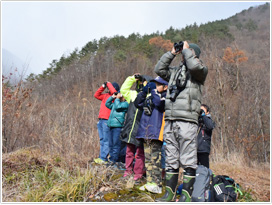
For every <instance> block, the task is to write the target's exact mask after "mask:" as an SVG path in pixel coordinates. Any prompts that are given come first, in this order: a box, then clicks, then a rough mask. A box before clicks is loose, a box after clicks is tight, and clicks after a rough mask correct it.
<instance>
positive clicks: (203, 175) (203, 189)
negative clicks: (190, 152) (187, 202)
mask: <svg viewBox="0 0 272 205" xmlns="http://www.w3.org/2000/svg"><path fill="white" fill-rule="evenodd" d="M211 185H212V170H210V169H209V168H207V167H205V166H203V165H198V167H197V170H196V178H195V183H194V190H193V193H192V198H191V201H193V202H208V201H211V199H210V198H211V195H210V188H211Z"/></svg>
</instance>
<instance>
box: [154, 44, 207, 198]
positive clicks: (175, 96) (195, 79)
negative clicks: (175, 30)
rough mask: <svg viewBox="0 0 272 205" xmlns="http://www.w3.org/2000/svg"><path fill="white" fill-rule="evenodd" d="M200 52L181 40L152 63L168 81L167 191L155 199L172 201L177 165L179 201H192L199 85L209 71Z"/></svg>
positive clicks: (165, 130) (165, 138) (200, 86)
mask: <svg viewBox="0 0 272 205" xmlns="http://www.w3.org/2000/svg"><path fill="white" fill-rule="evenodd" d="M200 53H201V51H200V48H199V46H198V45H196V44H193V43H190V44H188V42H186V41H184V42H182V41H181V42H179V43H175V44H174V47H173V48H172V51H171V52H170V51H168V52H167V53H165V54H164V55H163V56H162V57H161V58H160V60H159V61H158V63H157V65H156V66H155V73H156V74H157V75H159V76H160V77H161V78H163V79H164V80H166V81H168V90H167V95H166V100H165V127H164V141H165V142H166V149H165V152H166V193H165V195H164V196H163V197H162V198H159V199H157V200H156V201H162V202H168V201H174V199H175V193H176V187H177V182H178V175H179V168H180V167H182V168H183V170H184V173H183V189H182V193H181V196H180V199H179V201H180V202H189V201H191V195H192V192H193V184H194V181H195V173H196V168H197V128H198V117H199V114H200V106H201V98H202V86H203V85H204V82H205V79H206V76H207V73H208V69H207V67H206V66H205V65H203V63H202V62H201V61H200V60H199V55H200ZM178 54H181V63H180V65H179V66H178V67H172V66H170V64H171V62H172V61H173V59H174V58H175V57H176V56H177V55H178Z"/></svg>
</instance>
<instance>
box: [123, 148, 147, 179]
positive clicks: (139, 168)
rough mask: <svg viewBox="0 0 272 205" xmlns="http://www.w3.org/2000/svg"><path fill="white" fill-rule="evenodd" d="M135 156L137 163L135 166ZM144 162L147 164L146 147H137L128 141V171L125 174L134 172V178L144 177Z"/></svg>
mask: <svg viewBox="0 0 272 205" xmlns="http://www.w3.org/2000/svg"><path fill="white" fill-rule="evenodd" d="M135 153H136V157H135ZM134 158H135V164H134V167H133V160H134ZM144 164H145V156H144V148H143V147H136V146H135V145H134V144H129V143H127V151H126V171H125V173H124V175H131V174H132V173H133V172H134V180H137V179H140V178H142V176H143V174H144Z"/></svg>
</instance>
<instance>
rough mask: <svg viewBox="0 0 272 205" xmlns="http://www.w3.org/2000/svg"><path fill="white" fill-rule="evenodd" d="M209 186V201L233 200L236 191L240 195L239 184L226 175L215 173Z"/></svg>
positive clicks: (236, 194)
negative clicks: (210, 186)
mask: <svg viewBox="0 0 272 205" xmlns="http://www.w3.org/2000/svg"><path fill="white" fill-rule="evenodd" d="M212 181H213V182H212V188H211V195H212V196H211V201H215V202H235V201H236V199H237V197H238V191H239V193H240V194H241V195H243V194H242V192H241V190H240V187H239V184H238V183H236V182H235V181H234V180H233V179H232V178H230V177H229V176H226V175H217V176H214V177H213V180H212Z"/></svg>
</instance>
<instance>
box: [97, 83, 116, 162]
mask: <svg viewBox="0 0 272 205" xmlns="http://www.w3.org/2000/svg"><path fill="white" fill-rule="evenodd" d="M106 88H108V89H109V92H107V93H103V92H104V90H105V89H106ZM118 90H119V85H118V84H117V83H116V82H113V83H112V84H111V83H110V82H105V83H103V84H102V86H101V87H100V88H98V90H97V91H96V92H95V94H94V97H95V98H96V99H98V100H101V105H100V110H99V115H98V119H99V121H98V123H97V129H98V134H99V138H100V153H99V158H97V159H95V160H94V162H95V163H98V164H106V163H107V161H108V159H107V157H108V154H109V141H108V138H109V136H108V135H109V129H110V128H109V127H108V125H107V122H108V119H109V116H110V113H111V110H110V109H109V108H107V107H106V105H105V103H106V101H107V99H108V98H109V97H110V96H111V95H112V94H113V93H115V92H117V91H118Z"/></svg>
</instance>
